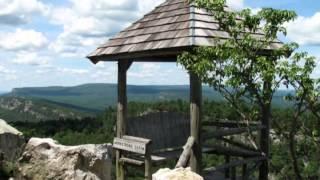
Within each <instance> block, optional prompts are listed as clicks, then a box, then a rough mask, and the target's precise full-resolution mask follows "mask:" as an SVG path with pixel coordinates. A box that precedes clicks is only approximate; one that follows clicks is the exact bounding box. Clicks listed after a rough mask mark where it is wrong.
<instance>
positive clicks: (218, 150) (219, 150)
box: [205, 144, 262, 157]
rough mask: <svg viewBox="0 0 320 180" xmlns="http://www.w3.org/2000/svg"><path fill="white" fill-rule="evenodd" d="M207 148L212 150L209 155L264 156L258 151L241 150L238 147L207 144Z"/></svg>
mask: <svg viewBox="0 0 320 180" xmlns="http://www.w3.org/2000/svg"><path fill="white" fill-rule="evenodd" d="M205 147H208V148H212V151H211V152H209V154H212V153H213V154H222V155H228V156H239V157H254V156H261V155H262V154H261V153H260V152H258V151H250V150H246V149H241V148H238V147H225V146H222V145H217V144H206V145H205Z"/></svg>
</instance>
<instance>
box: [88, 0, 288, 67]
mask: <svg viewBox="0 0 320 180" xmlns="http://www.w3.org/2000/svg"><path fill="white" fill-rule="evenodd" d="M252 37H254V38H257V39H259V40H262V41H263V39H264V34H263V33H262V32H259V31H258V32H257V33H254V34H252ZM228 38H229V35H228V33H226V32H223V31H221V30H219V24H218V22H217V21H216V20H215V19H214V18H213V16H212V15H211V14H210V13H209V12H207V11H206V10H204V9H199V8H196V7H195V6H194V5H191V4H189V3H188V2H187V0H167V1H166V2H164V3H162V4H161V5H160V6H158V7H156V8H155V9H154V10H153V11H151V12H150V13H148V14H146V15H145V16H144V17H143V18H141V19H140V20H138V21H137V22H135V23H133V24H132V25H131V26H129V27H128V28H126V29H125V30H123V31H121V32H119V33H118V34H117V35H116V36H115V37H113V38H111V39H109V41H107V42H106V43H104V44H102V45H101V46H99V47H98V48H97V49H96V50H95V51H94V52H92V53H91V54H90V55H88V58H89V59H90V60H92V62H94V63H96V62H98V61H118V60H122V59H131V60H141V59H147V60H148V61H153V59H157V60H155V61H159V59H160V61H161V59H163V61H176V57H177V55H179V54H181V53H182V52H183V51H185V50H190V49H191V48H192V47H194V46H214V45H215V42H216V41H214V40H217V39H219V41H221V42H223V41H225V40H226V39H228ZM281 45H282V43H281V42H280V41H278V40H275V41H274V43H273V44H271V45H270V49H274V48H279V47H281Z"/></svg>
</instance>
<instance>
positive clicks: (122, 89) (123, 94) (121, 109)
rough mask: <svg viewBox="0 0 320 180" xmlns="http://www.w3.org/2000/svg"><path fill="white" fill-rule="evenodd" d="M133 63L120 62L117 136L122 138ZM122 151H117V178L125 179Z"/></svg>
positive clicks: (119, 179)
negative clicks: (129, 74) (121, 159)
mask: <svg viewBox="0 0 320 180" xmlns="http://www.w3.org/2000/svg"><path fill="white" fill-rule="evenodd" d="M130 65H131V62H130V61H119V62H118V103H117V133H116V137H118V138H121V137H122V136H123V135H125V132H126V118H127V70H128V69H129V67H130ZM121 156H122V155H121V153H120V151H119V150H117V151H116V179H117V180H124V179H125V169H124V164H123V163H121V162H120V158H121Z"/></svg>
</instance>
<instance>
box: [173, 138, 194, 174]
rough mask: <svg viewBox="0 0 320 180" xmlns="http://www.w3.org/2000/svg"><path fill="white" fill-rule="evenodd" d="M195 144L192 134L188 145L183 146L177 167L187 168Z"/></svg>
mask: <svg viewBox="0 0 320 180" xmlns="http://www.w3.org/2000/svg"><path fill="white" fill-rule="evenodd" d="M193 144H194V138H193V137H192V136H190V137H189V138H188V141H187V143H186V145H184V147H183V152H182V154H181V156H180V158H179V160H178V163H177V165H176V168H181V167H183V168H185V167H186V166H187V164H188V162H189V160H190V154H191V151H192V147H193Z"/></svg>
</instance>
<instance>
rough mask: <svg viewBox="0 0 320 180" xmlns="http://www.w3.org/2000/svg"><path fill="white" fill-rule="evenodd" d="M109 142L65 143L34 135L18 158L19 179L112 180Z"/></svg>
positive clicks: (17, 176) (17, 174)
mask: <svg viewBox="0 0 320 180" xmlns="http://www.w3.org/2000/svg"><path fill="white" fill-rule="evenodd" d="M111 152H112V147H111V145H110V144H101V145H80V146H63V145H60V144H58V143H57V142H56V141H54V140H52V139H40V138H31V139H30V140H29V142H28V143H27V145H26V148H25V151H24V153H23V155H22V157H21V158H20V159H19V162H18V170H17V173H16V178H17V179H20V180H46V179H57V180H64V179H68V180H111V166H112V162H111V161H112V159H111Z"/></svg>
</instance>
